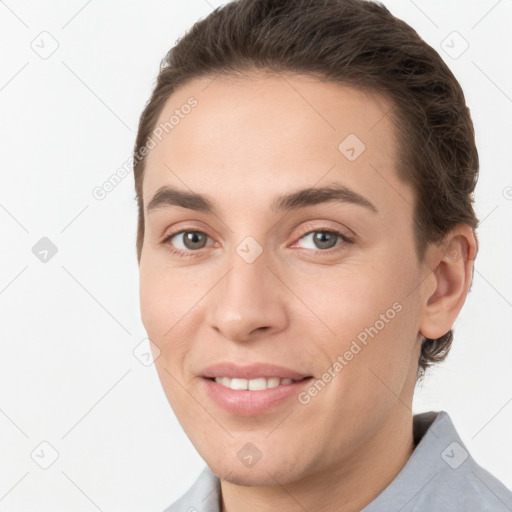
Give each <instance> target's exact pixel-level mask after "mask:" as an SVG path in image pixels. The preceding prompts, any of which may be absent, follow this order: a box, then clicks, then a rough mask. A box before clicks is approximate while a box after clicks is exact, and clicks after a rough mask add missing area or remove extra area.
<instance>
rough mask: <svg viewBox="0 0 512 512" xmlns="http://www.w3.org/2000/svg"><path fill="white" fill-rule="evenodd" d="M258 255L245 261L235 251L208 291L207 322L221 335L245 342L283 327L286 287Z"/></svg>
mask: <svg viewBox="0 0 512 512" xmlns="http://www.w3.org/2000/svg"><path fill="white" fill-rule="evenodd" d="M264 254H265V253H263V254H261V255H260V256H259V257H258V258H257V259H256V260H255V261H253V262H252V263H248V262H247V261H245V260H244V259H243V258H241V257H240V256H239V255H238V254H236V253H235V254H234V255H233V258H231V260H230V263H231V265H230V269H229V271H228V272H227V274H226V275H225V276H224V277H223V278H222V279H221V281H220V282H219V283H218V284H217V286H215V288H214V289H213V290H212V293H210V294H209V300H210V302H209V306H208V313H207V321H208V325H209V326H210V327H211V328H213V329H215V330H216V331H217V332H218V333H220V334H221V335H222V336H223V337H225V338H227V339H230V340H232V341H237V342H246V341H250V340H252V339H255V338H259V337H262V336H263V337H268V336H270V335H271V334H274V333H276V332H279V331H281V330H283V329H285V328H286V326H287V323H288V315H287V311H286V302H285V298H286V297H285V294H286V287H285V286H283V284H282V282H281V281H280V280H279V279H278V278H277V277H276V275H275V273H276V271H275V270H273V269H272V270H271V269H270V268H269V267H268V266H267V263H268V262H267V260H266V258H265V257H264Z"/></svg>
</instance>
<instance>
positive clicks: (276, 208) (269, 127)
mask: <svg viewBox="0 0 512 512" xmlns="http://www.w3.org/2000/svg"><path fill="white" fill-rule="evenodd" d="M191 97H193V98H194V105H195V106H194V107H193V108H184V105H187V103H188V104H191V102H190V100H189V99H190V98H191ZM195 102H197V103H195ZM389 109H390V107H389V104H387V103H386V101H385V100H384V99H383V98H380V97H377V96H370V95H368V94H367V93H364V92H361V91H358V90H355V89H353V88H350V87H346V86H341V85H339V84H333V83H323V82H320V81H318V80H315V79H314V78H311V77H309V78H308V77H304V76H298V75H280V76H279V75H273V76H267V75H253V76H251V77H245V78H238V79H236V80H235V79H233V78H228V77H217V78H216V79H215V80H213V81H212V78H208V79H200V80H195V81H194V82H191V83H189V84H187V85H185V86H183V87H182V88H181V89H179V90H178V91H176V92H175V93H174V94H173V95H172V96H171V97H170V98H169V99H168V101H167V103H166V106H165V109H164V111H163V112H162V114H161V116H160V120H159V122H158V125H160V124H161V123H164V122H165V121H168V120H169V119H170V118H171V116H173V115H177V113H176V110H178V111H179V112H181V113H182V115H177V118H178V117H179V122H176V123H173V128H172V130H168V133H165V130H164V134H163V135H164V136H163V137H162V136H161V130H160V132H159V134H160V138H161V139H162V140H161V141H158V139H155V141H156V142H157V144H156V145H155V146H154V147H153V149H151V151H150V153H149V155H148V157H147V161H146V171H145V172H146V174H145V178H144V185H143V199H144V208H145V212H144V213H145V235H144V244H143V249H142V254H141V260H140V303H141V314H142V321H143V323H144V326H145V328H146V330H147V333H148V336H149V338H150V340H151V341H152V342H153V343H154V345H155V347H158V351H159V352H158V351H157V350H156V349H155V356H156V355H158V354H159V355H158V357H157V358H156V360H155V365H156V368H157V371H158V374H159V377H160V380H161V382H162V386H163V389H164V390H165V393H166V396H167V398H168V400H169V402H170V404H171V406H172V408H173V410H174V412H175V414H176V416H177V418H178V420H179V421H180V423H181V425H182V427H183V429H184V430H185V432H186V433H187V435H188V436H189V437H190V439H191V441H192V443H193V444H194V446H195V447H196V449H197V450H198V452H199V454H200V455H201V456H202V457H203V459H204V460H205V461H206V462H207V464H208V465H209V466H210V467H211V468H212V470H213V471H214V472H215V473H216V474H217V475H218V476H220V477H221V478H226V479H227V480H229V481H231V482H235V483H240V484H246V485H270V484H274V483H275V480H273V478H275V479H277V480H278V481H279V482H281V483H283V484H284V483H287V482H292V481H298V480H300V479H302V478H305V477H307V476H308V475H312V474H321V473H322V472H323V471H328V470H331V469H332V468H333V467H342V466H343V465H344V464H347V463H348V461H352V462H353V461H354V460H355V458H356V455H357V454H360V453H361V451H362V450H365V447H369V446H370V445H371V444H372V442H373V441H374V440H375V439H376V436H378V433H379V432H381V431H383V429H384V428H388V429H391V428H392V427H391V425H393V424H397V423H398V422H399V421H401V419H403V417H404V414H410V411H409V410H407V408H406V407H404V405H403V403H410V401H411V400H412V393H413V389H414V384H415V380H416V371H417V364H418V356H419V348H420V345H419V341H418V340H419V339H420V338H419V335H418V330H419V327H418V326H419V322H420V316H421V304H422V302H423V299H424V293H425V292H424V289H423V288H422V285H421V281H422V278H423V276H424V273H423V269H422V268H421V266H420V265H419V263H418V260H417V256H416V253H415V247H414V237H413V220H412V219H413V204H414V197H413V190H412V189H411V187H410V186H409V185H408V184H406V183H404V182H402V181H401V180H400V179H399V178H398V176H397V173H396V167H397V156H396V148H397V142H396V140H395V136H394V129H393V125H392V121H391V120H390V118H389V116H388V115H386V113H387V112H388V111H389ZM185 112H186V114H184V113H185ZM162 187H169V188H171V189H173V190H174V191H178V192H183V193H185V194H189V195H187V196H183V195H179V194H178V193H171V192H168V193H160V195H159V199H158V200H154V198H155V196H156V195H157V192H159V191H160V192H161V191H162V190H163V189H162ZM306 189H312V190H309V191H306V192H302V193H301V194H297V193H298V192H299V191H301V190H306ZM198 195H200V196H201V197H196V196H198ZM151 203H153V204H151ZM216 377H217V378H218V379H217V380H218V382H216V381H215V380H213V379H214V378H216ZM226 378H227V379H226ZM290 378H291V379H292V381H291V382H290V381H289V380H283V379H290ZM231 379H232V380H231ZM273 386H274V387H273ZM232 387H234V388H241V389H238V390H236V389H235V390H233V389H231V388H232ZM247 387H249V388H250V389H246V388H247ZM270 475H272V476H270Z"/></svg>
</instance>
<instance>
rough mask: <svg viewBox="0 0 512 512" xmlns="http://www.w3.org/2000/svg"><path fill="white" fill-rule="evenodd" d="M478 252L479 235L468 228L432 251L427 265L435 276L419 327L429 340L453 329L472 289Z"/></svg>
mask: <svg viewBox="0 0 512 512" xmlns="http://www.w3.org/2000/svg"><path fill="white" fill-rule="evenodd" d="M477 252H478V240H477V237H476V234H475V231H474V230H473V228H472V227H471V226H469V225H467V224H460V225H458V226H457V227H456V228H454V229H453V230H452V231H450V233H448V234H447V235H446V236H445V238H444V240H443V242H442V244H441V245H439V246H438V245H435V246H432V247H431V248H430V251H429V254H428V256H427V259H426V261H427V264H429V266H430V268H431V271H432V272H431V274H430V275H429V277H428V279H426V281H425V288H424V289H425V294H424V297H423V299H422V300H423V304H422V306H423V307H422V309H423V312H422V315H421V319H420V326H419V327H420V334H422V335H423V336H425V338H430V339H436V338H440V337H441V336H444V335H445V334H446V333H447V332H448V331H449V330H450V329H451V328H452V327H453V324H454V323H455V320H456V319H457V317H458V316H459V312H460V310H461V309H462V306H463V305H464V302H465V300H466V297H467V294H468V292H469V288H470V286H471V281H472V279H473V264H474V260H475V258H476V254H477Z"/></svg>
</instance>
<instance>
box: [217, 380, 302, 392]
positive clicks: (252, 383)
mask: <svg viewBox="0 0 512 512" xmlns="http://www.w3.org/2000/svg"><path fill="white" fill-rule="evenodd" d="M215 382H217V383H218V384H222V385H223V386H225V387H227V388H231V389H234V390H246V389H250V390H251V391H263V390H264V389H268V388H275V387H277V386H286V385H287V384H291V383H292V382H294V380H293V379H280V378H279V377H268V378H265V377H258V378H257V379H231V378H229V377H215Z"/></svg>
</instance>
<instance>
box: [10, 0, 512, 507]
mask: <svg viewBox="0 0 512 512" xmlns="http://www.w3.org/2000/svg"><path fill="white" fill-rule="evenodd" d="M221 3H223V2H217V3H215V2H213V1H212V0H208V1H207V0H187V1H184V0H180V1H173V2H171V1H163V0H162V1H157V0H153V1H152V2H142V1H141V0H139V1H137V2H133V1H132V2H122V1H121V0H107V1H102V2H100V1H98V0H89V1H88V2H86V1H84V0H67V1H63V0H62V1H56V0H53V1H46V2H36V1H35V0H31V1H28V0H25V1H23V0H21V1H15V0H6V1H2V2H0V49H1V50H0V51H1V56H0V62H1V66H0V141H1V145H2V146H1V148H2V151H1V155H2V159H1V163H0V169H1V170H0V176H1V187H0V234H1V242H0V243H1V250H0V315H1V322H0V343H1V356H0V511H4V512H5V511H10V512H15V511H31V510H36V509H37V510H39V511H41V512H44V511H52V512H59V511H69V510H74V511H84V512H88V511H91V512H92V511H95V510H101V511H107V510H108V511H121V510H122V511H142V510H144V511H147V512H151V511H154V512H161V511H162V510H163V509H164V508H165V507H167V506H168V505H169V504H171V503H172V502H173V501H175V500H176V499H177V498H178V497H179V496H180V495H181V494H182V493H183V492H184V491H185V490H186V489H188V487H189V486H190V485H191V484H192V483H193V481H194V480H195V478H196V477H197V475H198V474H199V472H200V470H201V468H202V467H203V464H204V463H203V461H202V459H201V458H200V457H199V456H198V454H197V453H196V452H195V450H194V448H193V446H192V445H191V443H190V442H189V440H188V438H187V437H186V436H185V434H184V433H183V431H182V430H181V427H180V426H179V424H178V422H177V420H176V419H175V417H174V415H173V413H172V411H171V409H170V407H169V405H168V403H167V400H166V398H165V395H164V393H163V391H162V389H161V386H160V383H159V381H158V378H157V375H156V371H155V369H154V367H153V366H148V367H146V366H144V365H143V364H142V363H141V362H139V360H138V359H137V358H136V357H135V356H134V354H133V350H134V348H135V347H136V346H138V345H139V344H140V343H141V342H142V343H143V345H142V346H141V348H139V350H142V352H143V351H144V349H145V348H147V345H145V343H147V341H143V340H144V339H145V337H146V333H145V331H144V328H143V326H142V323H141V321H140V318H139V303H138V267H137V261H136V252H135V233H136V203H135V192H134V186H133V178H132V176H131V175H129V176H127V177H126V178H125V179H124V180H123V181H122V182H121V183H120V184H119V185H118V186H117V187H116V189H115V190H113V191H112V192H111V193H110V194H108V196H107V197H106V198H105V199H104V200H102V201H99V200H97V199H95V198H94V197H93V195H92V190H93V189H94V187H96V186H98V185H101V184H102V183H104V182H105V181H106V180H107V179H108V178H109V177H110V176H111V175H112V174H113V173H114V172H115V171H116V170H117V169H118V168H120V167H121V166H122V165H123V164H124V163H125V162H126V160H127V158H128V157H129V156H130V155H131V151H132V147H133V144H134V140H135V135H136V128H137V122H138V116H139V115H140V113H141V111H142V109H143V107H144V104H145V102H146V100H147V99H148V97H149V94H150V91H151V89H152V85H153V83H154V79H155V77H156V75H157V72H158V66H159V62H160V59H161V58H162V57H163V56H164V54H165V53H166V52H167V50H168V49H169V48H170V47H171V46H173V45H174V44H175V42H176V40H177V38H178V37H180V36H182V35H183V33H184V31H185V30H186V29H187V28H188V27H190V26H191V25H192V23H193V22H194V21H196V20H197V19H199V18H200V17H204V16H206V15H207V14H208V13H209V12H210V11H211V9H212V7H214V6H217V5H220V4H221ZM385 4H386V5H387V6H388V8H390V10H391V11H392V12H393V13H394V14H395V15H397V16H398V17H401V18H403V19H405V20H406V21H407V22H408V23H410V24H411V25H412V26H413V27H414V28H415V29H416V30H417V31H418V32H419V34H420V35H421V36H422V37H423V38H424V39H426V41H427V42H428V43H429V44H431V45H432V46H434V47H435V48H436V49H437V50H438V51H439V52H440V54H441V55H442V56H443V57H444V58H445V60H446V61H447V62H448V64H449V66H450V67H451V69H452V70H453V71H454V73H455V74H456V76H457V77H458V79H459V80H460V81H461V83H462V86H463V88H464V90H465V94H466V97H467V101H468V104H469V106H470V107H471V111H472V115H473V119H474V122H475V126H476V132H477V142H478V146H479V152H480V158H481V177H480V181H479V185H478V188H477V202H476V209H477V214H478V216H479V217H480V219H482V224H481V228H480V230H479V238H480V253H479V256H478V258H477V262H476V272H475V280H474V284H473V289H472V291H471V293H470V296H469V298H468V300H467V302H466V305H465V306H464V309H463V312H462V314H461V316H460V318H459V320H458V321H457V323H456V325H455V343H454V347H453V350H452V352H451V354H450V356H449V359H448V360H447V361H446V363H445V364H444V365H442V366H441V367H440V368H439V369H437V370H436V371H434V372H433V373H432V374H431V376H430V377H429V378H428V380H427V381H426V383H425V384H424V386H423V387H422V388H421V389H418V391H417V395H416V399H415V403H414V412H415V413H416V412H421V411H426V410H446V411H448V412H449V414H450V415H451V417H452V419H453V421H454V423H455V426H456V428H457V429H458V431H459V434H460V435H461V437H462V439H463V441H464V442H465V443H466V445H467V447H468V448H469V451H470V452H471V453H472V455H473V457H474V458H475V459H476V460H477V462H479V463H480V464H481V465H483V466H484V467H485V468H486V469H488V470H489V471H490V472H491V473H493V474H494V475H495V476H496V477H498V478H499V479H500V480H502V481H503V482H504V483H505V484H506V485H507V486H508V487H509V488H510V487H512V464H511V462H510V461H511V459H512V457H511V454H512V439H511V436H510V432H511V431H512V429H511V426H512V379H511V377H510V375H511V368H510V366H511V363H512V337H511V336H510V319H511V318H512V315H511V313H512V309H511V308H512V273H511V272H510V266H509V265H510V252H511V249H512V246H511V233H512V201H511V200H510V198H512V194H510V192H511V191H512V189H510V188H507V187H511V186H512V173H511V156H512V155H511V145H512V144H511V142H510V135H511V133H512V130H511V128H512V127H511V119H512V115H511V114H512V71H511V67H510V63H511V62H512V39H511V33H510V26H511V23H512V1H510V0H501V1H497V0H478V1H476V0H473V1H471V2H469V1H467V0H456V1H455V0H450V2H447V1H446V0H443V1H441V0H415V2H413V1H408V0H388V1H386V2H385ZM43 31H46V32H48V33H49V34H51V36H49V35H48V34H43V35H41V36H40V34H41V32H43ZM454 31H457V32H458V33H459V34H460V35H461V36H462V37H463V38H464V39H465V40H466V41H467V42H468V43H469V48H468V50H467V51H466V52H465V53H463V54H462V55H461V56H460V57H459V58H457V59H454V58H453V57H451V56H450V55H448V54H447V53H445V51H444V50H443V48H442V47H441V45H442V42H443V41H447V42H448V44H449V45H450V46H453V47H454V50H453V51H452V54H453V52H455V51H460V50H461V49H462V48H463V47H462V46H461V45H462V44H463V40H462V39H461V38H460V37H459V36H457V35H455V36H454V35H453V34H452V32H454ZM450 34H452V35H450ZM447 37H449V38H448V39H446V38H447ZM41 38H45V39H44V40H43V42H41V41H42V39H41ZM52 38H53V39H54V40H55V41H56V42H52V41H53V40H52ZM57 43H58V48H57V50H56V51H55V52H54V53H53V54H52V55H51V56H49V57H48V58H46V59H43V58H41V57H40V56H39V55H38V53H37V52H36V51H35V50H34V49H35V48H37V49H38V51H39V52H43V51H44V50H43V49H42V46H44V48H45V49H46V51H48V49H49V48H50V49H51V45H52V44H53V45H56V44H57ZM444 44H446V43H444ZM38 45H39V46H38ZM507 192H508V194H507ZM507 197H508V198H509V199H507ZM42 237H48V238H49V239H50V240H51V241H52V242H53V244H55V246H56V247H57V249H58V252H57V254H56V255H55V256H54V257H53V258H51V259H50V260H49V261H48V262H46V263H42V262H41V261H40V260H39V259H38V258H36V257H35V255H34V254H33V252H32V248H33V246H34V245H35V244H36V243H37V242H38V241H39V240H40V239H41V238H42ZM43 441H46V442H47V443H50V445H51V446H52V447H53V449H54V450H56V452H57V453H58V458H57V460H56V461H55V462H54V463H53V464H52V465H51V466H50V467H49V468H48V469H46V470H45V469H42V468H41V467H39V465H37V464H36V462H35V461H34V460H33V459H32V458H31V453H32V452H33V450H34V449H36V448H37V449H36V452H35V453H36V454H39V459H38V460H39V461H40V463H43V464H44V462H45V458H46V462H49V461H50V458H51V454H52V449H51V448H49V447H48V445H42V446H39V445H40V443H41V442H43ZM41 450H42V451H41ZM34 457H35V458H36V459H37V456H36V455H34Z"/></svg>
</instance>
